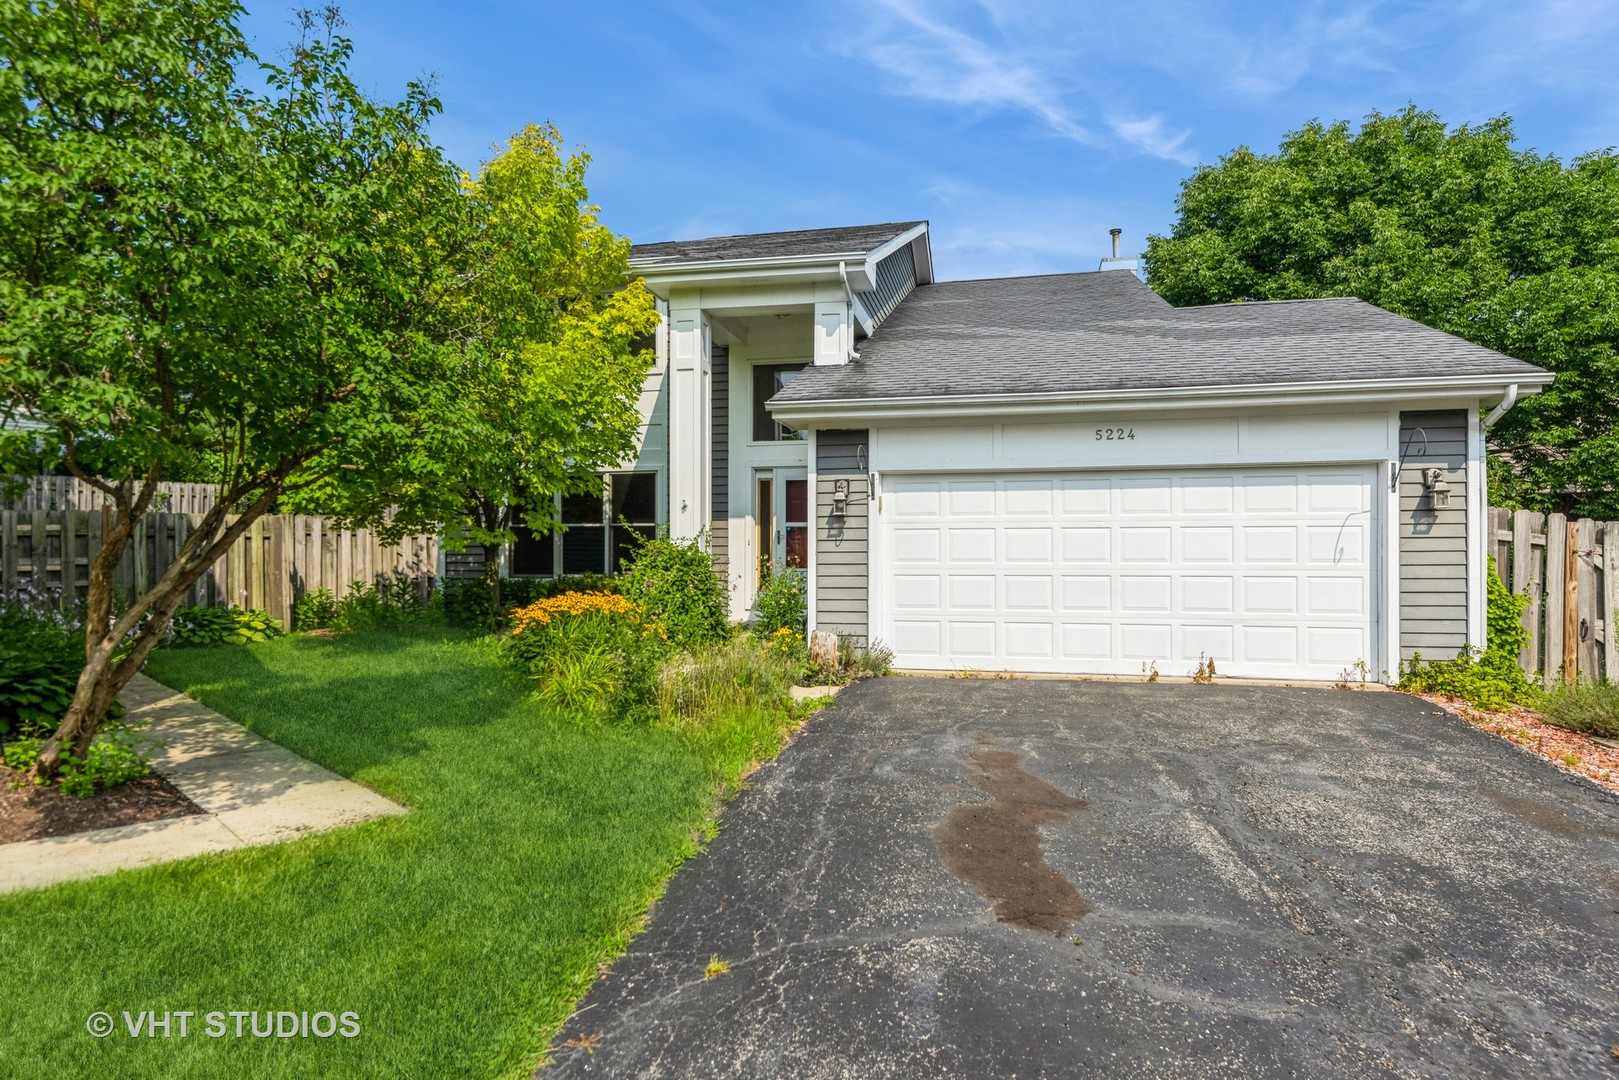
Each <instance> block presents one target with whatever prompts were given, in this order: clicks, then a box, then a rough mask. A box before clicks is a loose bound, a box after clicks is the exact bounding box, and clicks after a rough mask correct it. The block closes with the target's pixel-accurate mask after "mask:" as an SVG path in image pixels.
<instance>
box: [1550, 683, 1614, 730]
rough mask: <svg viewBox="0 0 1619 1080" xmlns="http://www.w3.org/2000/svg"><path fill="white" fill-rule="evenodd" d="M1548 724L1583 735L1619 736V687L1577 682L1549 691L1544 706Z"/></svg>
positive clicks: (1608, 684) (1610, 684) (1611, 684)
mask: <svg viewBox="0 0 1619 1080" xmlns="http://www.w3.org/2000/svg"><path fill="white" fill-rule="evenodd" d="M1540 715H1541V718H1542V719H1543V720H1545V721H1546V722H1547V723H1548V724H1556V725H1557V726H1558V727H1560V728H1567V729H1568V730H1569V731H1578V732H1580V733H1581V734H1583V735H1596V736H1599V737H1600V738H1604V739H1619V686H1616V685H1614V684H1613V683H1574V684H1571V685H1565V686H1559V687H1557V688H1556V689H1554V690H1552V691H1551V692H1550V693H1548V694H1547V695H1546V697H1545V699H1544V701H1542V703H1541V706H1540Z"/></svg>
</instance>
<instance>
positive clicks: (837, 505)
mask: <svg viewBox="0 0 1619 1080" xmlns="http://www.w3.org/2000/svg"><path fill="white" fill-rule="evenodd" d="M848 512H849V481H847V480H834V481H832V516H833V517H842V516H843V515H845V514H847V513H848Z"/></svg>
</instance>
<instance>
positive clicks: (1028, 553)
mask: <svg viewBox="0 0 1619 1080" xmlns="http://www.w3.org/2000/svg"><path fill="white" fill-rule="evenodd" d="M1001 535H1002V536H1004V537H1005V545H1006V561H1007V562H1043V563H1048V562H1051V554H1052V547H1053V545H1052V542H1051V529H1049V528H1040V529H1024V528H1012V527H1008V528H1006V529H1003V530H1002V531H1001Z"/></svg>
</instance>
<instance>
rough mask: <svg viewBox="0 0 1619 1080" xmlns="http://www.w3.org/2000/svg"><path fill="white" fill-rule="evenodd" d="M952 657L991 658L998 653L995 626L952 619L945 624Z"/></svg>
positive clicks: (988, 623)
mask: <svg viewBox="0 0 1619 1080" xmlns="http://www.w3.org/2000/svg"><path fill="white" fill-rule="evenodd" d="M945 628H946V630H945V635H946V637H947V639H948V640H949V644H950V654H951V655H952V656H970V657H989V656H994V655H995V653H996V648H995V644H996V642H995V624H994V623H993V622H968V621H966V620H963V619H951V620H950V621H949V622H948V623H946V624H945Z"/></svg>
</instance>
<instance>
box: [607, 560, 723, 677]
mask: <svg viewBox="0 0 1619 1080" xmlns="http://www.w3.org/2000/svg"><path fill="white" fill-rule="evenodd" d="M623 582H624V595H626V596H628V597H629V598H630V599H631V600H634V601H635V602H636V603H638V604H640V605H641V608H642V610H643V611H645V612H646V613H647V614H648V615H649V616H651V617H652V618H654V619H656V620H657V621H658V623H659V624H661V625H662V626H663V627H664V628H665V629H666V630H668V632H669V640H670V641H671V642H672V643H673V644H674V645H676V646H677V647H679V648H682V649H695V648H700V647H702V646H704V645H717V644H719V643H720V642H722V641H724V640H726V639H727V638H729V637H730V636H731V623H730V608H731V604H730V598H729V597H728V596H726V593H725V586H724V585H722V584H721V583H720V579H719V578H718V577H716V576H715V574H714V557H713V555H712V554H710V553H709V550H708V547H707V545H706V544H704V543H703V542H702V541H700V540H695V539H693V540H672V539H670V538H669V537H668V536H659V537H658V538H657V539H655V540H641V542H640V544H639V546H638V547H637V548H636V552H635V558H634V560H633V561H632V562H631V564H630V566H629V568H628V570H626V571H625V575H624V578H623Z"/></svg>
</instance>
